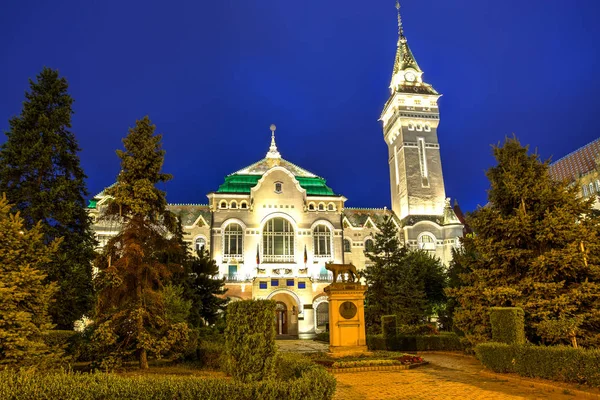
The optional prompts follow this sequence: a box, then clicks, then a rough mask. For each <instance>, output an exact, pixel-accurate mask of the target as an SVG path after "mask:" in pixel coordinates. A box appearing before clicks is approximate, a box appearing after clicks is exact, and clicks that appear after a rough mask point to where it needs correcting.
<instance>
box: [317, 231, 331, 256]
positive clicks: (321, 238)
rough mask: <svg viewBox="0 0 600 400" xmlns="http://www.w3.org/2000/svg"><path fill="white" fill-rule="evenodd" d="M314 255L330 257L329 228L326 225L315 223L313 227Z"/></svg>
mask: <svg viewBox="0 0 600 400" xmlns="http://www.w3.org/2000/svg"><path fill="white" fill-rule="evenodd" d="M313 246H314V247H313V249H314V255H315V256H320V257H331V230H330V229H329V228H328V227H327V226H326V225H317V226H315V229H313Z"/></svg>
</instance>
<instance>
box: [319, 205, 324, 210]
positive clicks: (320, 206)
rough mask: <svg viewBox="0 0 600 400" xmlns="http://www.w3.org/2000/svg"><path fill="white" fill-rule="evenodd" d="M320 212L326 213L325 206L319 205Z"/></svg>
mask: <svg viewBox="0 0 600 400" xmlns="http://www.w3.org/2000/svg"><path fill="white" fill-rule="evenodd" d="M319 211H325V204H323V203H319Z"/></svg>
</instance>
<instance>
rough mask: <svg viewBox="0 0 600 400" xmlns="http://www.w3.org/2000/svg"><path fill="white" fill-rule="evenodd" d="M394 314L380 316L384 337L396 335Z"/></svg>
mask: <svg viewBox="0 0 600 400" xmlns="http://www.w3.org/2000/svg"><path fill="white" fill-rule="evenodd" d="M397 325H398V324H397V322H396V316H395V315H384V316H383V317H381V331H382V334H383V337H384V338H391V337H395V336H396V333H397V332H396V327H397Z"/></svg>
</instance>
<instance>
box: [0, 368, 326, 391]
mask: <svg viewBox="0 0 600 400" xmlns="http://www.w3.org/2000/svg"><path fill="white" fill-rule="evenodd" d="M335 384H336V382H335V378H334V377H333V376H332V375H330V374H329V373H327V371H325V370H324V369H323V368H321V367H318V366H316V365H313V367H312V368H311V369H307V370H306V372H305V373H304V374H303V375H302V376H301V377H300V378H298V379H292V380H289V381H280V380H274V379H269V380H263V381H260V382H249V383H242V382H240V381H235V380H230V379H218V378H207V379H202V378H198V377H194V376H164V375H163V376H157V375H141V376H135V377H125V376H119V375H115V374H105V373H93V374H77V373H72V372H62V373H53V374H43V373H40V372H39V371H19V372H17V371H10V370H4V371H0V398H1V399H3V400H22V399H23V400H34V399H61V400H76V399H77V400H100V399H121V400H129V399H152V400H172V399H179V400H187V399H228V400H248V399H261V400H279V399H291V400H329V399H331V398H332V397H333V394H334V392H335Z"/></svg>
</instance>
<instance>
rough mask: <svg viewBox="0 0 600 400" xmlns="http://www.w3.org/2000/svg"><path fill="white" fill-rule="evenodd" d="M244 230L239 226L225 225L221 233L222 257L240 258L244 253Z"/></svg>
mask: <svg viewBox="0 0 600 400" xmlns="http://www.w3.org/2000/svg"><path fill="white" fill-rule="evenodd" d="M243 241H244V230H243V229H242V226H241V225H240V224H236V223H232V224H229V225H227V227H226V228H225V230H224V231H223V256H225V257H242V254H243V252H244V243H243Z"/></svg>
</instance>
